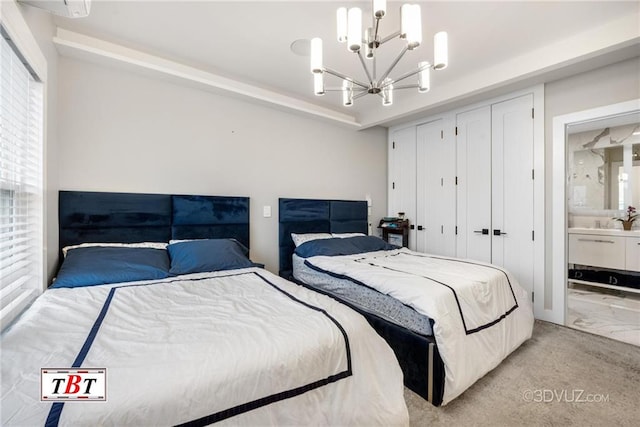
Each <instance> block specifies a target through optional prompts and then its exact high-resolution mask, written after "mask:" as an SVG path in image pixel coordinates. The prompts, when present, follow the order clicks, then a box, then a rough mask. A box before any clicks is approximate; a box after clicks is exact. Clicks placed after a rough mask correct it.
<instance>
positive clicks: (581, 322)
mask: <svg viewBox="0 0 640 427" xmlns="http://www.w3.org/2000/svg"><path fill="white" fill-rule="evenodd" d="M567 326H569V327H572V328H576V329H580V330H583V331H586V332H591V333H593V334H597V335H603V336H606V337H609V338H613V339H615V340H618V341H624V342H627V343H630V344H634V345H637V346H640V294H638V293H631V292H621V291H617V290H611V289H604V288H597V287H593V286H586V285H580V284H573V283H570V284H569V289H568V298H567Z"/></svg>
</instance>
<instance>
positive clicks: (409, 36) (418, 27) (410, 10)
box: [311, 0, 449, 107]
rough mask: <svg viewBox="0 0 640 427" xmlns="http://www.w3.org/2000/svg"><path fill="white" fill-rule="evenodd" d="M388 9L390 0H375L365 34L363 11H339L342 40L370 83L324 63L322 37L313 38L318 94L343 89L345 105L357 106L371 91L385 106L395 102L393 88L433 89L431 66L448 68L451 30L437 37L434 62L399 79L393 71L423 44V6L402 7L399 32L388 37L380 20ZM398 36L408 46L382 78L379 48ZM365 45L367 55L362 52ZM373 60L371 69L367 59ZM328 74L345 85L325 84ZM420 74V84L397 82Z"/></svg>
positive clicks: (439, 68)
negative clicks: (406, 56)
mask: <svg viewBox="0 0 640 427" xmlns="http://www.w3.org/2000/svg"><path fill="white" fill-rule="evenodd" d="M386 9H387V2H386V0H373V16H372V20H371V22H372V26H371V27H369V28H367V29H366V30H365V32H364V38H363V36H362V34H363V32H362V10H361V9H360V8H357V7H353V8H350V9H349V10H347V8H345V7H341V8H339V9H338V11H337V24H338V25H337V26H338V42H340V43H344V42H346V43H347V49H349V51H350V52H353V53H356V54H357V55H358V59H359V60H360V63H361V64H362V67H363V68H364V71H365V73H366V75H367V79H368V82H363V81H358V80H356V79H354V78H353V77H349V76H346V75H344V74H342V73H339V72H337V71H335V70H332V69H330V68H327V67H325V66H324V65H323V63H322V39H320V38H317V37H316V38H314V39H312V40H311V72H312V73H313V87H314V93H315V94H316V95H318V96H320V95H324V94H325V92H329V91H341V92H342V104H343V105H344V106H347V107H348V106H351V105H353V101H354V100H355V99H358V98H360V97H363V96H365V95H368V94H375V95H379V96H380V97H381V98H382V105H391V104H392V103H393V91H394V90H398V89H408V88H418V91H419V92H421V93H424V92H428V91H429V89H430V72H431V69H434V70H442V69H444V68H447V65H448V62H449V60H448V53H447V33H446V32H444V31H441V32H439V33H437V34H436V35H435V36H434V61H433V64H431V63H429V62H428V61H421V62H418V68H417V69H416V70H414V71H411V72H409V73H406V74H403V75H401V76H399V77H396V78H393V79H392V78H390V77H389V74H390V73H391V71H392V70H393V68H394V67H395V66H396V65H397V64H398V62H399V61H400V59H402V57H403V56H404V54H405V53H407V51H408V50H414V49H416V48H417V47H419V46H420V44H421V43H422V19H421V15H420V6H419V5H417V4H404V5H402V7H401V8H400V31H396V32H395V33H393V34H390V35H388V36H387V37H380V35H379V34H378V31H379V27H380V20H382V18H383V17H384V16H385V14H386ZM396 37H399V38H400V39H403V40H405V41H406V43H407V44H406V46H405V47H404V48H403V49H402V51H401V52H400V54H399V55H398V56H397V57H396V59H395V60H394V61H393V62H392V63H391V65H390V66H389V68H388V69H387V70H386V71H385V72H384V73H382V75H381V76H380V77H378V76H377V73H376V53H377V50H378V48H379V47H380V46H381V45H382V44H384V43H386V42H388V41H389V40H392V39H394V38H396ZM362 47H364V55H363V53H362ZM365 57H366V58H367V59H369V60H371V71H370V70H369V67H368V66H367V62H366V61H365V59H364V58H365ZM324 73H327V74H331V75H333V76H336V77H338V78H340V79H342V86H341V87H338V88H325V87H324ZM416 74H417V75H418V83H417V84H408V85H397V83H398V82H399V81H401V80H404V79H406V78H408V77H411V76H415V75H416Z"/></svg>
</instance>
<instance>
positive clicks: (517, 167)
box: [491, 94, 534, 292]
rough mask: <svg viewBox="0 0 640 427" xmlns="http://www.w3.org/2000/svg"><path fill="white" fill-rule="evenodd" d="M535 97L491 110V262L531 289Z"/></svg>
mask: <svg viewBox="0 0 640 427" xmlns="http://www.w3.org/2000/svg"><path fill="white" fill-rule="evenodd" d="M532 109H533V95H531V94H530V95H525V96H521V97H518V98H515V99H511V100H508V101H504V102H500V103H497V104H493V105H492V109H491V117H492V133H493V136H492V139H493V149H492V235H491V237H492V244H491V248H492V250H491V252H492V254H491V259H492V262H493V263H494V264H496V265H499V266H502V267H504V268H506V269H507V270H509V271H510V272H511V273H512V274H513V275H514V276H515V277H516V278H517V279H518V281H519V282H520V284H521V285H522V286H523V287H524V288H525V289H527V290H528V291H529V292H531V291H532V290H533V266H534V262H533V260H534V252H533V249H534V245H533V238H532V233H533V194H534V193H533V176H532V170H533V117H532Z"/></svg>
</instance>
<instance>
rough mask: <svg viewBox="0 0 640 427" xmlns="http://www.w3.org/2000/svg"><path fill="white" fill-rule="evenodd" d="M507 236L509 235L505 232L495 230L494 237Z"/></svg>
mask: <svg viewBox="0 0 640 427" xmlns="http://www.w3.org/2000/svg"><path fill="white" fill-rule="evenodd" d="M506 234H507V233H504V232H502V231H500V229H496V230H493V235H494V236H504V235H506Z"/></svg>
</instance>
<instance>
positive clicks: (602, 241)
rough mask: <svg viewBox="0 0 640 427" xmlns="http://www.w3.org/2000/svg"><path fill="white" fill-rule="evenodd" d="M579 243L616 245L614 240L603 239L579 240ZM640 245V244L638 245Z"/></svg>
mask: <svg viewBox="0 0 640 427" xmlns="http://www.w3.org/2000/svg"><path fill="white" fill-rule="evenodd" d="M578 241H579V242H593V243H615V242H614V241H613V240H602V239H578ZM638 244H639V245H640V243H638Z"/></svg>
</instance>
